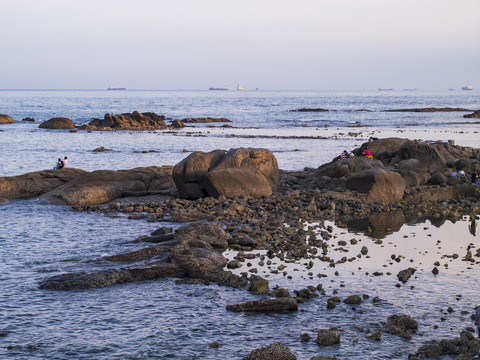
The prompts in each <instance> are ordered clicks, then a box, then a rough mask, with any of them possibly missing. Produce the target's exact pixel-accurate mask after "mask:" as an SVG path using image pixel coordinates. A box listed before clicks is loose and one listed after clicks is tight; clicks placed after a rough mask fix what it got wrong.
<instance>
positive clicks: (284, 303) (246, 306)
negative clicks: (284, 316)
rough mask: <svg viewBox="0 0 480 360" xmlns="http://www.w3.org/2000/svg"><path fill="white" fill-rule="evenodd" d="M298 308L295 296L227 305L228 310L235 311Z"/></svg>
mask: <svg viewBox="0 0 480 360" xmlns="http://www.w3.org/2000/svg"><path fill="white" fill-rule="evenodd" d="M297 309H298V303H297V300H295V299H294V298H288V297H285V298H276V299H263V300H254V301H248V302H246V303H242V304H235V305H227V310H230V311H235V312H290V311H296V310H297Z"/></svg>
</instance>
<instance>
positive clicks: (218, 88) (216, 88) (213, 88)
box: [208, 86, 228, 90]
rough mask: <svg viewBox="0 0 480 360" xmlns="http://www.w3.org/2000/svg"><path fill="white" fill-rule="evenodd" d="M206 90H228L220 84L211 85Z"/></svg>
mask: <svg viewBox="0 0 480 360" xmlns="http://www.w3.org/2000/svg"><path fill="white" fill-rule="evenodd" d="M208 90H228V87H227V86H220V87H211V88H208Z"/></svg>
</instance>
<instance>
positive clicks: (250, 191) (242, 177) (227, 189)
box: [204, 168, 272, 198]
mask: <svg viewBox="0 0 480 360" xmlns="http://www.w3.org/2000/svg"><path fill="white" fill-rule="evenodd" d="M204 186H205V189H206V190H207V193H208V194H209V195H210V196H213V197H216V198H218V197H219V196H220V195H224V196H226V197H229V198H232V197H236V196H242V195H245V196H248V197H256V198H258V197H261V196H263V195H271V194H272V187H271V186H270V184H269V182H268V180H267V179H266V178H265V176H263V174H262V173H261V172H260V170H257V169H253V168H230V169H218V170H217V169H215V170H213V171H210V172H209V173H208V174H207V176H206V178H205V182H204Z"/></svg>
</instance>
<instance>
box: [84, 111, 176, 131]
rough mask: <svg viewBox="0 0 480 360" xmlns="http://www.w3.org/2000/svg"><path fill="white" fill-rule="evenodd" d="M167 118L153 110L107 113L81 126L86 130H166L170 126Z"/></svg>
mask: <svg viewBox="0 0 480 360" xmlns="http://www.w3.org/2000/svg"><path fill="white" fill-rule="evenodd" d="M165 119H166V118H165V116H164V115H157V114H155V113H152V112H145V113H140V112H138V111H134V112H132V113H124V114H119V115H112V114H105V116H104V118H103V119H93V120H92V121H90V123H88V124H87V125H82V126H80V127H79V128H80V129H84V130H164V129H167V128H168V126H167V124H166V123H165Z"/></svg>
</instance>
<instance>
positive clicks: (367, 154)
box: [363, 148, 373, 159]
mask: <svg viewBox="0 0 480 360" xmlns="http://www.w3.org/2000/svg"><path fill="white" fill-rule="evenodd" d="M363 155H365V156H366V157H367V158H369V159H371V158H373V156H372V153H371V152H370V150H368V149H367V148H365V151H364V152H363Z"/></svg>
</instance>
